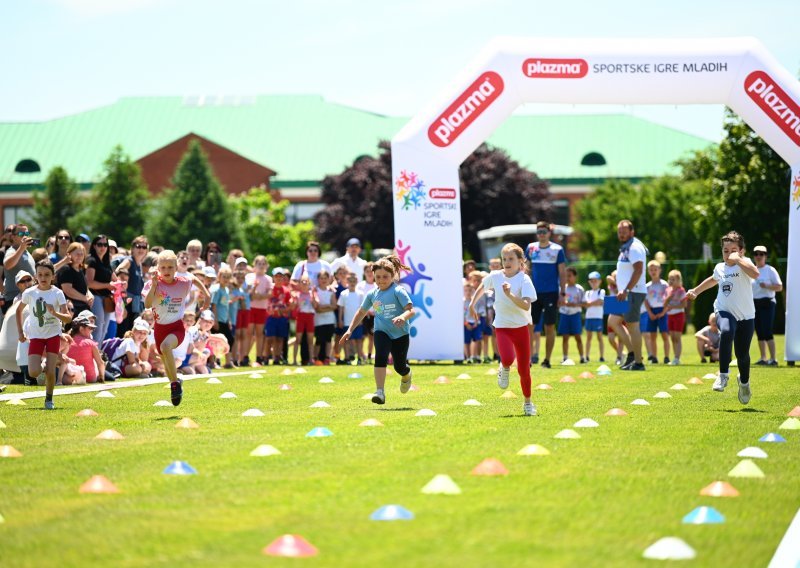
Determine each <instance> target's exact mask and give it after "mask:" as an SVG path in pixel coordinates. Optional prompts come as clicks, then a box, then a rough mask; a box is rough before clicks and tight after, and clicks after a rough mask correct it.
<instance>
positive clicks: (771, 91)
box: [744, 71, 800, 146]
mask: <svg viewBox="0 0 800 568" xmlns="http://www.w3.org/2000/svg"><path fill="white" fill-rule="evenodd" d="M744 88H745V91H746V92H747V95H748V96H749V97H750V98H751V99H752V100H753V102H754V103H756V104H757V105H758V106H759V108H761V110H763V111H764V113H766V115H767V116H768V117H769V118H770V120H772V122H774V123H775V124H776V125H777V126H778V128H780V129H781V130H783V132H784V134H786V136H788V137H789V139H790V140H791V141H792V142H794V143H795V144H797V145H798V146H800V106H798V104H797V102H795V101H794V99H792V97H790V96H789V95H788V94H787V93H786V91H784V90H783V89H781V88H780V86H779V85H778V83H777V81H775V80H774V79H773V78H772V77H770V76H769V75H768V74H767V73H765V72H764V71H753V72H752V73H750V74H749V75H748V76H747V78H746V79H745V80H744Z"/></svg>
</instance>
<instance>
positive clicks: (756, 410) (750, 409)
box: [717, 408, 767, 414]
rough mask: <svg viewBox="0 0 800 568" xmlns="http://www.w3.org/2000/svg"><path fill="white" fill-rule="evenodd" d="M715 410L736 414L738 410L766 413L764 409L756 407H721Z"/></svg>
mask: <svg viewBox="0 0 800 568" xmlns="http://www.w3.org/2000/svg"><path fill="white" fill-rule="evenodd" d="M717 412H727V413H729V414H738V413H740V412H758V413H759V414H766V412H767V411H766V410H759V409H757V408H739V409H731V408H722V409H719V410H717Z"/></svg>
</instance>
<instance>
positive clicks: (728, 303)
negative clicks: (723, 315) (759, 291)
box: [712, 262, 756, 321]
mask: <svg viewBox="0 0 800 568" xmlns="http://www.w3.org/2000/svg"><path fill="white" fill-rule="evenodd" d="M712 276H713V277H714V280H716V281H717V299H716V300H714V311H715V312H729V313H730V314H732V315H733V317H735V318H736V320H737V321H741V320H749V319H753V318H755V317H756V308H755V306H754V305H753V279H752V278H750V277H749V276H748V275H747V274H746V273H745V271H744V270H742V267H741V266H739V265H738V264H734V265H733V266H728V265H727V264H725V263H724V262H720V263H719V264H717V265H716V266H715V267H714V273H713V275H712Z"/></svg>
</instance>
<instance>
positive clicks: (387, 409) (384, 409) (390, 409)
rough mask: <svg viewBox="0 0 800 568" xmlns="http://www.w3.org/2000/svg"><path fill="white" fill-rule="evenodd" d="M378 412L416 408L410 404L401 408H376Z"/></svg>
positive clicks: (406, 410)
mask: <svg viewBox="0 0 800 568" xmlns="http://www.w3.org/2000/svg"><path fill="white" fill-rule="evenodd" d="M375 410H377V411H378V412H408V411H410V410H416V408H411V407H410V406H404V407H402V408H376V409H375Z"/></svg>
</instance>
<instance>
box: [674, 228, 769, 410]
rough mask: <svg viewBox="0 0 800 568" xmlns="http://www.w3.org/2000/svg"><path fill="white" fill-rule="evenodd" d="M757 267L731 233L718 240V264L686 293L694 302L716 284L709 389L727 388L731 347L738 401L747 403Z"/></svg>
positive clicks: (748, 398) (736, 235)
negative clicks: (715, 340) (715, 368)
mask: <svg viewBox="0 0 800 568" xmlns="http://www.w3.org/2000/svg"><path fill="white" fill-rule="evenodd" d="M758 274H759V273H758V268H756V265H755V264H753V263H752V262H751V261H750V259H749V258H747V257H746V256H744V237H742V236H741V235H740V234H739V233H737V232H736V231H731V232H730V233H728V234H727V235H725V236H724V237H722V262H720V263H719V264H717V265H716V266H715V267H714V272H713V274H712V275H711V276H709V277H708V278H706V279H705V280H703V282H702V283H701V284H700V285H699V286H697V287H696V288H692V289H691V290H689V291H688V292H686V297H687V298H688V299H690V300H694V299H695V298H697V296H699V295H700V294H701V293H703V292H704V291H705V290H708V289H709V288H713V287H714V286H717V285H719V290H718V291H717V299H716V300H715V301H714V312H715V313H716V314H717V326H718V327H719V330H720V333H721V337H720V342H719V377H717V380H716V381H714V386H713V387H712V388H713V389H714V390H715V391H719V392H722V391H724V390H725V387H726V386H727V385H728V368H729V366H730V363H731V347H733V351H735V352H736V359H737V361H738V363H737V366H738V367H739V374H738V375H737V376H736V380H737V382H738V383H739V402H741V403H742V404H747V403H748V402H750V395H751V390H750V342H751V341H752V339H753V331H754V330H755V317H756V309H755V306H754V305H753V280H755V279H756V278H758Z"/></svg>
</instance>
